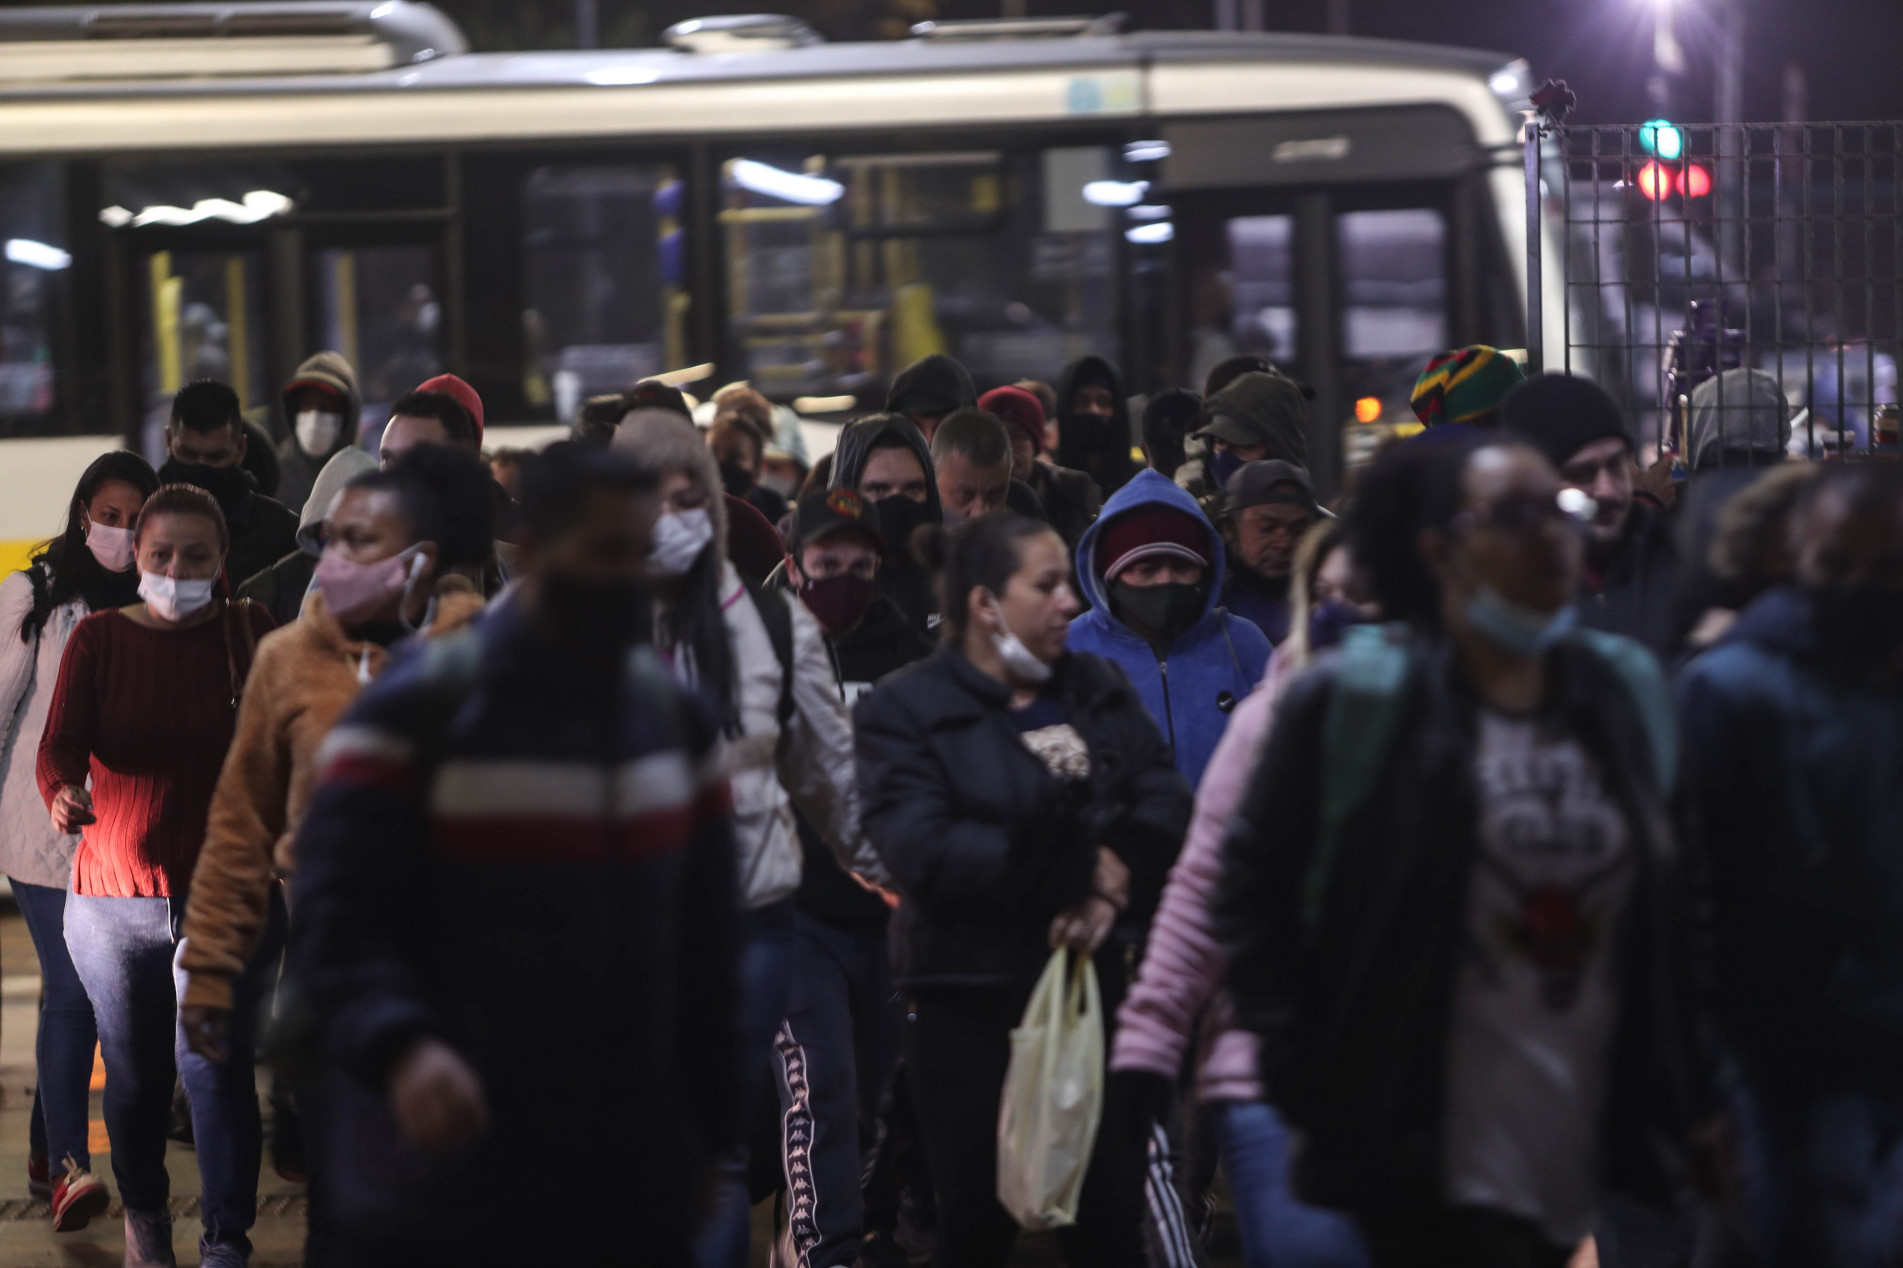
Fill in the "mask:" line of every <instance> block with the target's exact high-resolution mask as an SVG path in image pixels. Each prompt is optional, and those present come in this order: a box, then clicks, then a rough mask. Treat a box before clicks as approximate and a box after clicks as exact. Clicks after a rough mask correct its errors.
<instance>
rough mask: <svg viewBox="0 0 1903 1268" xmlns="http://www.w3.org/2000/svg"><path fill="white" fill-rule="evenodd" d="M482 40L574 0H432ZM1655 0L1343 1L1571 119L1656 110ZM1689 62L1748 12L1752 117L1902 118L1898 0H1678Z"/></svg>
mask: <svg viewBox="0 0 1903 1268" xmlns="http://www.w3.org/2000/svg"><path fill="white" fill-rule="evenodd" d="M435 2H436V3H437V4H438V6H439V7H441V8H442V9H444V10H446V11H448V12H449V13H450V14H451V15H452V16H453V17H454V18H455V19H456V20H457V21H458V22H459V23H461V24H462V25H463V28H464V29H465V30H466V31H468V32H469V34H470V37H471V39H472V40H473V41H474V43H475V45H476V47H477V48H479V49H505V48H560V47H572V46H573V42H574V26H573V13H574V8H573V5H572V4H570V3H568V0H435ZM1655 2H1656V0H1348V3H1349V6H1350V15H1349V20H1350V30H1351V32H1352V33H1353V34H1355V35H1366V36H1376V37H1381V38H1387V39H1399V40H1426V41H1432V42H1435V43H1441V44H1459V45H1465V46H1467V47H1470V48H1485V49H1498V50H1500V51H1501V52H1506V53H1514V54H1518V55H1520V56H1523V57H1525V58H1527V59H1528V60H1529V61H1531V62H1532V63H1533V67H1534V69H1535V71H1536V72H1537V73H1539V74H1540V75H1542V76H1552V77H1557V78H1561V79H1565V80H1566V81H1567V82H1568V83H1569V84H1570V85H1571V86H1572V87H1573V89H1574V91H1575V92H1577V93H1578V95H1579V109H1578V111H1577V113H1576V114H1575V116H1574V117H1575V118H1576V119H1577V120H1580V121H1583V122H1595V123H1631V122H1637V121H1639V120H1641V119H1644V118H1647V117H1649V114H1650V110H1649V109H1648V106H1647V101H1646V93H1645V79H1646V76H1647V74H1648V73H1649V71H1650V68H1651V51H1652V43H1651V39H1652V37H1651V30H1652V27H1651V6H1652V5H1653V4H1654V3H1655ZM1670 2H1671V3H1672V4H1673V8H1674V11H1675V13H1676V15H1677V17H1676V29H1677V30H1678V32H1679V39H1680V43H1681V44H1682V45H1683V47H1684V49H1685V54H1686V59H1687V63H1688V65H1687V69H1686V74H1685V76H1684V77H1683V79H1681V80H1679V81H1677V82H1675V83H1674V85H1673V88H1672V93H1673V101H1672V115H1673V117H1675V118H1677V119H1679V120H1680V121H1682V122H1689V123H1699V122H1709V121H1710V120H1711V118H1712V86H1711V85H1712V73H1711V58H1712V54H1713V52H1714V49H1715V46H1716V43H1717V41H1716V30H1717V18H1716V14H1717V13H1718V12H1719V11H1720V10H1721V8H1722V6H1725V5H1730V4H1738V5H1742V6H1743V8H1744V11H1745V63H1746V72H1745V95H1744V117H1745V119H1746V120H1757V121H1768V120H1776V119H1780V118H1782V117H1783V108H1784V107H1783V82H1784V68H1785V66H1786V65H1787V64H1788V63H1795V64H1796V65H1797V66H1799V67H1801V68H1802V70H1803V73H1804V78H1805V81H1806V84H1807V96H1808V102H1807V105H1806V108H1805V112H1804V113H1805V115H1806V117H1808V118H1811V119H1827V120H1843V119H1898V118H1903V0H1670ZM598 3H599V12H600V19H599V21H600V32H601V42H602V43H603V44H604V45H620V46H629V45H644V44H653V43H657V42H658V40H659V35H660V32H661V31H662V30H663V29H664V28H666V27H667V26H668V24H669V23H672V22H677V21H679V20H681V19H683V18H689V17H701V16H705V15H707V14H710V13H718V12H736V11H755V10H768V11H772V12H784V13H791V14H795V15H797V16H799V17H802V18H805V19H806V20H807V21H808V22H810V23H812V24H813V25H814V26H815V27H817V28H818V29H819V30H820V31H821V33H823V34H824V35H826V36H827V37H828V38H830V39H835V40H845V39H869V38H895V37H898V36H902V35H903V34H904V33H905V29H906V28H907V27H908V26H909V25H910V24H911V23H913V22H916V21H919V20H921V19H926V18H974V17H996V16H997V15H998V13H999V9H1000V0H746V2H745V3H738V2H734V3H728V4H723V3H722V0H645V2H644V0H598ZM1025 7H1026V9H1027V11H1028V12H1029V13H1030V14H1031V15H1032V16H1054V15H1058V14H1073V13H1109V12H1116V11H1122V12H1125V13H1127V14H1129V16H1130V25H1131V26H1133V27H1139V28H1148V29H1162V28H1182V27H1208V26H1210V25H1211V24H1212V20H1213V19H1212V13H1213V10H1214V4H1213V3H1212V0H1123V3H1098V4H1091V3H1082V2H1080V0H1028V3H1027V4H1026V6H1025ZM1263 9H1264V12H1265V21H1266V25H1267V27H1268V28H1269V29H1270V30H1284V31H1321V30H1325V29H1326V27H1327V0H1263Z"/></svg>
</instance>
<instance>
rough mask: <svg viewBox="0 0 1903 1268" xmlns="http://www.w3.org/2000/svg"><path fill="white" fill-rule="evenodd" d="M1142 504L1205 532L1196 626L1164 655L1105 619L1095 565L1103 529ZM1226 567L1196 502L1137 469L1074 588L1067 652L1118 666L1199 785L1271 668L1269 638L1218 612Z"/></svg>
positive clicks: (1102, 519) (1113, 503) (1083, 553)
mask: <svg viewBox="0 0 1903 1268" xmlns="http://www.w3.org/2000/svg"><path fill="white" fill-rule="evenodd" d="M1145 506H1165V507H1168V508H1170V509H1171V510H1175V511H1180V512H1182V513H1183V514H1185V515H1188V516H1190V517H1191V518H1193V519H1196V520H1199V521H1201V522H1202V524H1203V525H1204V526H1205V527H1207V528H1208V529H1209V558H1210V560H1211V561H1212V562H1211V563H1210V567H1209V571H1208V573H1207V574H1206V576H1207V579H1208V581H1209V595H1208V598H1207V599H1206V600H1205V602H1204V604H1203V614H1202V617H1201V619H1199V620H1198V621H1197V622H1196V624H1194V625H1192V626H1190V627H1189V629H1188V630H1186V631H1184V632H1183V633H1182V634H1180V635H1178V636H1177V637H1176V639H1175V641H1174V642H1172V643H1171V644H1170V646H1169V650H1168V651H1167V652H1165V653H1164V654H1162V655H1160V656H1159V655H1158V653H1157V652H1156V651H1155V650H1154V649H1153V648H1152V647H1151V646H1150V644H1149V643H1147V642H1145V641H1144V640H1143V638H1141V637H1140V636H1139V635H1138V634H1137V633H1136V632H1135V631H1134V630H1132V629H1131V628H1130V627H1129V626H1127V625H1125V624H1124V623H1123V622H1122V621H1120V620H1118V619H1117V618H1116V617H1115V616H1113V615H1111V611H1110V592H1109V589H1108V587H1107V586H1105V584H1104V580H1103V575H1102V572H1101V570H1100V568H1099V566H1098V562H1097V541H1098V539H1099V538H1100V537H1101V536H1102V534H1103V528H1104V525H1106V524H1108V523H1110V522H1111V521H1112V520H1115V519H1117V518H1118V517H1120V516H1122V515H1124V514H1126V513H1128V512H1130V511H1134V510H1136V509H1138V508H1139V507H1145ZM1226 566H1227V565H1226V563H1225V561H1224V558H1223V549H1222V538H1221V536H1220V535H1219V534H1218V533H1217V532H1216V529H1215V526H1214V525H1212V524H1210V523H1209V521H1208V520H1207V519H1205V518H1204V517H1203V513H1202V511H1200V510H1198V509H1197V506H1196V499H1194V498H1192V497H1191V496H1190V495H1189V494H1188V493H1187V492H1185V491H1184V490H1183V489H1182V488H1181V487H1179V486H1178V485H1177V484H1175V483H1174V482H1173V481H1171V480H1169V479H1168V478H1166V477H1164V476H1162V475H1159V474H1158V473H1157V472H1154V471H1150V470H1147V469H1146V470H1143V471H1140V472H1138V473H1137V476H1136V478H1135V479H1134V480H1132V481H1130V483H1128V484H1126V485H1125V486H1124V487H1123V488H1122V489H1120V490H1118V491H1117V492H1116V493H1114V494H1112V495H1111V498H1110V500H1109V501H1108V502H1106V503H1104V508H1103V514H1102V515H1101V516H1099V517H1098V519H1097V522H1096V523H1095V524H1093V525H1091V528H1090V531H1089V532H1087V533H1085V534H1084V539H1083V541H1081V542H1079V543H1078V545H1077V585H1078V588H1079V590H1080V591H1081V592H1082V593H1083V595H1084V597H1085V598H1087V599H1089V600H1090V605H1091V606H1090V611H1088V612H1086V613H1084V614H1083V615H1082V616H1080V617H1078V618H1077V619H1076V620H1074V621H1072V622H1071V623H1070V644H1069V645H1070V647H1071V648H1072V649H1073V650H1076V651H1080V652H1095V653H1096V654H1097V655H1099V656H1103V657H1105V658H1107V659H1109V660H1113V661H1115V662H1117V664H1118V665H1120V666H1122V668H1123V672H1124V673H1126V674H1128V675H1129V676H1130V681H1131V682H1132V683H1134V684H1135V685H1136V691H1137V697H1138V699H1140V700H1142V701H1143V706H1144V708H1146V709H1148V710H1149V711H1150V716H1151V717H1152V718H1154V719H1156V725H1157V729H1159V730H1160V731H1162V732H1163V738H1164V739H1165V740H1167V741H1169V743H1170V745H1171V747H1172V748H1173V749H1174V750H1175V754H1176V769H1177V770H1179V771H1181V772H1183V775H1184V777H1185V778H1187V779H1188V780H1189V782H1190V783H1191V784H1197V783H1200V782H1201V780H1202V777H1203V768H1204V767H1205V766H1207V765H1208V764H1209V757H1210V754H1211V753H1213V752H1215V750H1216V741H1218V740H1220V739H1221V738H1222V733H1223V729H1224V728H1225V727H1227V726H1228V725H1229V715H1230V712H1231V711H1232V710H1234V708H1235V707H1236V705H1238V704H1240V703H1241V702H1242V700H1243V699H1244V697H1246V696H1247V695H1248V694H1249V693H1250V692H1251V691H1253V690H1255V685H1256V684H1257V683H1259V682H1261V681H1262V675H1263V672H1264V671H1265V670H1266V669H1267V668H1268V664H1269V651H1270V647H1269V640H1268V636H1267V635H1265V634H1263V632H1262V631H1261V630H1259V629H1257V628H1256V627H1255V626H1254V625H1253V624H1252V623H1250V622H1248V621H1245V620H1244V619H1242V618H1241V617H1239V616H1236V615H1234V614H1232V613H1230V612H1227V611H1225V610H1224V609H1222V608H1221V607H1219V606H1217V604H1218V596H1220V595H1221V594H1222V585H1223V575H1224V569H1225V568H1226Z"/></svg>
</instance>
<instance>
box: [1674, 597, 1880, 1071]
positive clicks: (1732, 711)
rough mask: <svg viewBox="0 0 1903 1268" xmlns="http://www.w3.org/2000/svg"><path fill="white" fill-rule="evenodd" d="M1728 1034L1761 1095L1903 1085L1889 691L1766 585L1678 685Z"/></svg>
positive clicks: (1791, 600)
mask: <svg viewBox="0 0 1903 1268" xmlns="http://www.w3.org/2000/svg"><path fill="white" fill-rule="evenodd" d="M1676 696H1677V703H1678V707H1679V716H1680V718H1681V719H1682V722H1683V726H1684V733H1685V738H1684V752H1685V778H1686V788H1685V792H1686V794H1687V795H1686V796H1685V797H1684V798H1683V799H1682V804H1683V807H1684V809H1685V812H1686V816H1687V823H1686V832H1685V835H1686V837H1687V839H1688V840H1689V841H1690V842H1692V843H1694V844H1701V843H1702V845H1703V849H1702V851H1701V853H1702V854H1703V855H1704V857H1706V858H1707V859H1708V860H1709V862H1710V868H1711V874H1712V882H1713V884H1712V891H1713V892H1712V899H1713V910H1714V912H1715V913H1716V917H1717V955H1716V957H1715V958H1716V963H1717V968H1718V973H1717V985H1718V1008H1719V1022H1720V1025H1721V1027H1722V1029H1723V1031H1724V1032H1725V1038H1726V1039H1727V1040H1728V1041H1729V1042H1730V1043H1731V1044H1733V1045H1735V1047H1736V1049H1737V1051H1738V1053H1739V1056H1740V1057H1741V1058H1742V1059H1743V1061H1744V1063H1745V1065H1746V1067H1747V1070H1748V1072H1749V1073H1750V1074H1752V1075H1753V1076H1754V1077H1755V1078H1756V1079H1757V1080H1758V1081H1759V1082H1760V1084H1761V1086H1762V1090H1763V1091H1764V1092H1765V1093H1767V1094H1769V1095H1786V1096H1788V1095H1792V1094H1798V1095H1804V1094H1814V1093H1816V1092H1818V1091H1824V1090H1838V1091H1857V1092H1874V1093H1875V1094H1877V1095H1881V1096H1888V1097H1895V1096H1897V1095H1899V1094H1903V1004H1900V1003H1899V1001H1903V877H1900V876H1899V874H1898V871H1897V866H1896V863H1897V844H1898V842H1899V841H1903V779H1899V778H1898V770H1899V767H1900V766H1903V691H1899V690H1898V689H1897V687H1895V686H1894V685H1891V686H1889V687H1885V686H1883V685H1882V684H1880V683H1878V682H1876V681H1873V680H1871V679H1869V678H1867V677H1863V676H1860V675H1859V674H1858V673H1857V671H1856V670H1855V669H1854V668H1851V667H1849V666H1847V665H1846V664H1844V662H1843V658H1842V657H1841V656H1837V655H1834V654H1833V652H1832V650H1831V648H1830V646H1829V645H1828V643H1827V642H1826V641H1825V640H1824V639H1823V637H1822V636H1821V634H1820V631H1819V629H1818V624H1817V618H1816V612H1815V608H1814V606H1813V600H1812V599H1811V597H1810V596H1809V595H1808V594H1806V593H1805V592H1803V591H1802V590H1799V589H1796V588H1790V587H1780V588H1778V589H1774V590H1770V591H1768V592H1766V593H1765V594H1763V595H1762V596H1760V597H1759V598H1758V599H1757V600H1755V601H1754V602H1753V603H1751V604H1750V605H1749V606H1748V607H1746V608H1745V610H1744V612H1743V613H1742V614H1741V615H1740V616H1739V617H1738V620H1737V623H1736V624H1734V625H1733V626H1732V628H1731V630H1730V632H1729V633H1728V635H1727V636H1726V638H1725V640H1724V641H1723V642H1722V643H1720V644H1719V645H1718V646H1717V647H1714V648H1712V649H1711V650H1710V651H1708V652H1706V653H1705V654H1704V655H1702V656H1700V657H1698V658H1697V659H1696V660H1694V661H1692V662H1691V664H1690V665H1689V666H1687V667H1686V668H1685V670H1684V671H1683V672H1682V673H1681V674H1680V675H1679V678H1678V682H1677V684H1676Z"/></svg>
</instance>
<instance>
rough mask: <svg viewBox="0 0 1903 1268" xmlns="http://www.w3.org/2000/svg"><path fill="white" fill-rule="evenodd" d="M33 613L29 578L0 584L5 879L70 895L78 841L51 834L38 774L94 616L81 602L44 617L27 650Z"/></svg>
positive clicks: (1, 862)
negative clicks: (43, 743) (57, 695)
mask: <svg viewBox="0 0 1903 1268" xmlns="http://www.w3.org/2000/svg"><path fill="white" fill-rule="evenodd" d="M32 610H33V580H32V578H30V577H29V576H27V574H26V573H24V572H16V573H14V574H13V575H12V576H10V577H8V578H7V579H6V580H5V581H0V727H4V728H5V730H4V731H0V873H4V874H5V875H7V876H10V877H12V878H13V879H14V880H16V881H25V882H26V883H27V884H29V885H45V886H48V887H49V888H56V889H65V888H66V886H67V884H68V882H70V881H71V880H72V872H73V851H74V850H76V849H78V848H79V836H78V834H77V833H75V834H73V835H71V836H67V835H66V834H64V833H60V832H55V831H54V830H53V824H52V821H51V820H50V819H48V818H47V814H46V803H45V802H44V801H42V800H40V785H39V777H38V775H37V774H36V773H35V772H36V770H37V768H38V764H39V756H40V733H41V732H42V731H44V730H46V711H47V709H48V707H49V706H50V705H51V704H52V703H53V688H54V686H55V685H56V684H57V683H58V682H59V662H60V657H61V656H63V655H64V654H65V652H66V640H67V639H69V638H71V637H72V634H73V629H74V628H75V627H76V626H77V625H78V624H79V623H80V622H81V621H83V620H85V619H86V617H87V616H89V615H90V614H91V613H92V609H91V608H89V607H87V606H86V604H85V602H84V600H81V599H73V600H71V601H70V602H67V603H62V604H60V605H59V606H58V607H57V608H54V609H53V610H52V612H50V613H48V614H47V617H46V625H45V626H44V627H43V628H42V629H41V630H40V633H39V636H38V637H37V638H34V639H33V640H32V641H31V642H24V643H23V642H21V641H20V622H21V621H23V620H25V619H26V614H27V613H28V612H31V611H32Z"/></svg>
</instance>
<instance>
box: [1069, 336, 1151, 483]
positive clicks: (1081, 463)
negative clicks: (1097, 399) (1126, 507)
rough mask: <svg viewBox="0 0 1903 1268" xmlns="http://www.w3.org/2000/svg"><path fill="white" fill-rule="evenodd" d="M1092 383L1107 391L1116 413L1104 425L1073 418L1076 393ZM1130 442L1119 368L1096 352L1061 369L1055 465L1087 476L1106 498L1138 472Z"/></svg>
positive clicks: (1083, 416) (1089, 418)
mask: <svg viewBox="0 0 1903 1268" xmlns="http://www.w3.org/2000/svg"><path fill="white" fill-rule="evenodd" d="M1093 384H1094V385H1096V386H1099V387H1105V388H1108V389H1109V390H1110V399H1111V401H1112V402H1113V403H1114V408H1115V411H1116V412H1115V413H1113V414H1112V415H1111V416H1110V418H1109V419H1108V420H1105V419H1103V418H1101V417H1099V416H1097V415H1094V414H1079V413H1077V410H1076V404H1077V393H1078V392H1079V391H1080V390H1081V389H1083V388H1085V387H1089V386H1092V385H1093ZM1131 443H1132V442H1131V436H1130V407H1129V405H1128V404H1127V403H1126V402H1125V401H1124V399H1123V382H1122V380H1121V379H1120V378H1119V377H1118V376H1117V368H1116V367H1115V366H1113V365H1111V364H1110V363H1109V362H1108V361H1106V360H1104V359H1103V358H1102V357H1100V356H1097V355H1095V354H1094V353H1093V354H1092V355H1090V356H1086V357H1079V358H1077V360H1075V361H1073V362H1071V363H1070V364H1069V365H1067V366H1065V367H1064V377H1063V378H1062V379H1061V380H1059V382H1058V385H1057V465H1058V466H1060V467H1069V468H1070V469H1071V470H1072V471H1081V472H1083V473H1084V474H1085V475H1088V476H1089V477H1090V478H1091V479H1092V480H1095V481H1096V482H1097V487H1098V489H1100V490H1101V491H1102V494H1103V496H1104V497H1109V496H1110V495H1111V494H1112V493H1115V492H1116V491H1117V490H1118V489H1121V488H1122V487H1123V486H1124V485H1126V484H1128V483H1129V482H1130V477H1132V476H1134V475H1135V474H1136V473H1137V471H1138V467H1137V464H1136V462H1135V461H1134V460H1132V459H1131V457H1130V446H1131Z"/></svg>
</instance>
